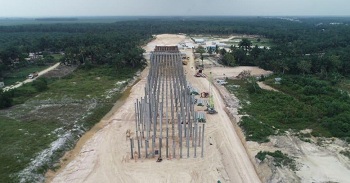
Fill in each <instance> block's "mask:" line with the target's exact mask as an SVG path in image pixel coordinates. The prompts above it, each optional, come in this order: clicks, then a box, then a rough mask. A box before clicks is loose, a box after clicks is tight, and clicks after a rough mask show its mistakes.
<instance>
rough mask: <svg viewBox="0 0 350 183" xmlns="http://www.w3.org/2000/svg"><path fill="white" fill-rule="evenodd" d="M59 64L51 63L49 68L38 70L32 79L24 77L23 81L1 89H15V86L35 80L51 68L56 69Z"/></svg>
mask: <svg viewBox="0 0 350 183" xmlns="http://www.w3.org/2000/svg"><path fill="white" fill-rule="evenodd" d="M59 65H60V63H56V64H55V65H53V66H51V67H49V68H47V69H45V70H42V71H40V72H39V73H38V76H37V77H35V78H33V79H26V80H24V81H23V82H20V83H18V84H16V85H11V86H7V87H5V88H4V89H3V90H4V91H8V90H12V89H15V88H18V87H20V86H22V85H23V84H26V83H30V82H33V81H34V80H36V79H37V78H39V77H40V76H42V75H44V74H46V73H48V72H49V71H51V70H53V69H56V68H57V67H58V66H59Z"/></svg>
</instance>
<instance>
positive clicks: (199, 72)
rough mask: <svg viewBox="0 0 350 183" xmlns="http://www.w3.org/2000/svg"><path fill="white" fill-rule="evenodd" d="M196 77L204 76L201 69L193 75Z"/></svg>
mask: <svg viewBox="0 0 350 183" xmlns="http://www.w3.org/2000/svg"><path fill="white" fill-rule="evenodd" d="M194 76H196V77H203V78H205V77H206V76H205V74H204V73H203V69H199V70H198V72H197V73H196V74H195V75H194Z"/></svg>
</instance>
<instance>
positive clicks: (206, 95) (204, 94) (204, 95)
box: [201, 92, 209, 98]
mask: <svg viewBox="0 0 350 183" xmlns="http://www.w3.org/2000/svg"><path fill="white" fill-rule="evenodd" d="M208 97H209V92H202V93H201V98H208Z"/></svg>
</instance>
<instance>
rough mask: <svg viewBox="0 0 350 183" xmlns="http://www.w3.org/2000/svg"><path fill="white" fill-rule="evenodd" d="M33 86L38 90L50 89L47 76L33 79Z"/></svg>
mask: <svg viewBox="0 0 350 183" xmlns="http://www.w3.org/2000/svg"><path fill="white" fill-rule="evenodd" d="M32 86H33V87H34V88H35V89H36V90H37V91H38V92H42V91H45V90H47V89H48V87H47V80H46V79H45V78H39V79H36V80H35V81H33V83H32Z"/></svg>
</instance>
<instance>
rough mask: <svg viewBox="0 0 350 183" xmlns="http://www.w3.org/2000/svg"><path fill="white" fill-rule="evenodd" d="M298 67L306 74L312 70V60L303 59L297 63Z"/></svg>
mask: <svg viewBox="0 0 350 183" xmlns="http://www.w3.org/2000/svg"><path fill="white" fill-rule="evenodd" d="M297 67H298V69H299V70H300V71H301V72H302V73H303V75H305V73H309V72H310V70H311V61H310V60H301V61H300V62H299V63H298V64H297Z"/></svg>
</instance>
